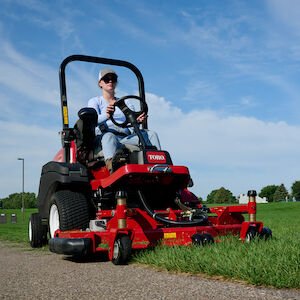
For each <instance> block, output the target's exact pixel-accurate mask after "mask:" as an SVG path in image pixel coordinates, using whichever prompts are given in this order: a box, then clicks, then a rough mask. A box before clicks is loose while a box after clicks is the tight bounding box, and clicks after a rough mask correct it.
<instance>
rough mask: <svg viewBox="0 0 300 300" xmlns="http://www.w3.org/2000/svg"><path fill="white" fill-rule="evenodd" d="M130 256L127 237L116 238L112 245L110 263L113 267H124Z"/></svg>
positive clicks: (129, 245) (129, 243)
mask: <svg viewBox="0 0 300 300" xmlns="http://www.w3.org/2000/svg"><path fill="white" fill-rule="evenodd" d="M130 255H131V240H130V238H129V236H127V235H123V236H120V237H117V238H116V240H115V243H114V250H113V258H112V263H113V264H114V265H125V264H127V262H128V261H129V258H130Z"/></svg>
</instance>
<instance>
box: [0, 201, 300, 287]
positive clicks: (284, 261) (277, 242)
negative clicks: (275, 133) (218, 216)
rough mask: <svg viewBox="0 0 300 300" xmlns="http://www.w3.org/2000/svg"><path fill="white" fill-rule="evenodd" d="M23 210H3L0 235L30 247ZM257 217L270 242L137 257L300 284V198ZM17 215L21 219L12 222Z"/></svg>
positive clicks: (231, 241) (233, 241)
mask: <svg viewBox="0 0 300 300" xmlns="http://www.w3.org/2000/svg"><path fill="white" fill-rule="evenodd" d="M34 211H36V210H26V211H25V213H24V220H23V218H22V213H21V211H20V210H0V213H6V215H7V223H6V224H0V239H1V240H8V241H13V242H18V243H21V244H23V245H25V243H26V244H27V245H28V238H27V230H28V229H27V227H28V219H29V215H30V213H32V212H34ZM257 211H258V212H257V220H261V221H263V222H264V225H265V226H268V227H270V228H271V229H272V231H273V239H272V240H269V241H267V242H264V241H261V240H260V241H254V242H252V243H249V244H248V243H242V242H241V241H239V240H238V238H236V237H231V236H230V237H224V238H221V242H220V243H215V244H213V245H211V246H206V247H199V246H198V247H197V246H191V247H160V246H159V247H156V248H155V249H154V250H147V251H140V252H136V253H135V254H134V256H133V259H132V261H133V262H137V263H143V264H148V265H152V266H155V267H157V268H160V269H165V270H170V271H176V272H184V273H191V274H199V273H201V274H206V275H208V276H222V277H224V278H233V279H236V280H243V281H245V282H248V283H251V284H255V285H266V286H274V287H277V288H300V202H296V203H291V202H289V203H269V204H258V208H257ZM12 213H14V214H17V223H16V224H12V223H11V222H10V217H11V214H12Z"/></svg>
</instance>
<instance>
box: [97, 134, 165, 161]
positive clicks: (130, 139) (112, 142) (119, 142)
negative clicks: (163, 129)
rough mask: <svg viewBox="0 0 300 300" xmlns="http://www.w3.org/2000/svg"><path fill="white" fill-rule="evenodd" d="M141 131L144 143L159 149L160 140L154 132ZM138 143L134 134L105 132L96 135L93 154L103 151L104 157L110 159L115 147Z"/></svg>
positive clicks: (115, 149)
mask: <svg viewBox="0 0 300 300" xmlns="http://www.w3.org/2000/svg"><path fill="white" fill-rule="evenodd" d="M141 133H142V135H143V137H144V139H145V141H146V144H150V145H152V146H156V148H157V150H160V149H161V147H160V142H159V138H158V135H157V133H156V132H154V131H151V130H145V129H144V130H141ZM126 144H129V145H136V146H138V145H139V138H138V136H137V135H136V134H130V135H128V136H125V137H124V136H121V135H116V134H114V133H112V132H106V133H104V134H102V135H97V136H96V148H95V151H94V152H95V155H97V153H99V152H100V151H101V150H102V151H103V156H104V159H105V160H107V159H110V158H112V157H113V156H114V154H115V153H116V151H117V149H120V148H122V146H123V145H126Z"/></svg>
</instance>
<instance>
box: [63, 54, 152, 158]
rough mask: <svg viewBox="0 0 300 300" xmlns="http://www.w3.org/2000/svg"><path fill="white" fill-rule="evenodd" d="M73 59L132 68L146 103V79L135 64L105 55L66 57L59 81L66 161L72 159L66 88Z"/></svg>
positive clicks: (141, 95)
mask: <svg viewBox="0 0 300 300" xmlns="http://www.w3.org/2000/svg"><path fill="white" fill-rule="evenodd" d="M73 61H83V62H90V63H96V64H105V65H113V66H119V67H125V68H128V69H130V70H131V71H132V72H133V73H134V74H135V76H136V78H137V80H138V87H139V96H140V97H141V99H142V101H143V102H145V103H146V98H145V87H144V79H143V76H142V73H141V72H140V70H139V69H138V68H137V67H136V66H135V65H133V64H131V63H129V62H127V61H124V60H118V59H110V58H104V57H96V56H88V55H79V54H75V55H70V56H68V57H66V58H65V59H64V60H63V61H62V63H61V65H60V68H59V83H60V100H61V112H62V125H63V129H62V144H63V148H64V154H65V162H69V161H70V143H71V140H72V134H71V131H72V130H71V129H70V128H69V114H68V101H67V88H66V73H65V70H66V66H67V65H68V64H69V63H70V62H73ZM143 125H144V128H147V122H145V123H144V124H143Z"/></svg>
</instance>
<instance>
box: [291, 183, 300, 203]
mask: <svg viewBox="0 0 300 300" xmlns="http://www.w3.org/2000/svg"><path fill="white" fill-rule="evenodd" d="M292 196H293V197H295V199H296V200H297V201H300V181H295V182H294V183H293V185H292Z"/></svg>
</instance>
